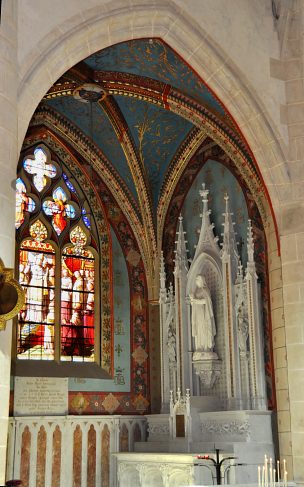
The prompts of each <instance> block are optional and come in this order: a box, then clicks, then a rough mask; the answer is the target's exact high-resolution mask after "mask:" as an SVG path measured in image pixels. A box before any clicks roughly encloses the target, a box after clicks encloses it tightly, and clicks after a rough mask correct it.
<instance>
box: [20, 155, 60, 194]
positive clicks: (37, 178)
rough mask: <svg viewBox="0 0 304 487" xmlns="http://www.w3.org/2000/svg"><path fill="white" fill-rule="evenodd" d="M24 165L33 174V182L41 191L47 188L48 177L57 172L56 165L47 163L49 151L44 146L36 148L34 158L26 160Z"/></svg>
mask: <svg viewBox="0 0 304 487" xmlns="http://www.w3.org/2000/svg"><path fill="white" fill-rule="evenodd" d="M23 167H24V169H25V171H26V172H28V173H29V174H33V183H34V186H35V187H36V189H37V190H38V191H39V192H41V191H42V190H43V189H44V188H45V186H46V183H47V179H46V178H47V177H49V178H54V177H55V176H56V174H57V170H56V167H55V165H54V164H50V163H47V152H46V151H45V150H44V149H43V148H42V147H37V148H36V149H35V150H34V157H33V158H27V159H25V160H24V162H23Z"/></svg>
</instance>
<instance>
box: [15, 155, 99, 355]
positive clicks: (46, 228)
mask: <svg viewBox="0 0 304 487" xmlns="http://www.w3.org/2000/svg"><path fill="white" fill-rule="evenodd" d="M22 167H23V169H24V171H23V173H22V174H23V175H22V179H21V177H19V178H18V179H17V181H16V229H17V240H18V238H19V232H21V233H20V240H19V241H20V246H19V282H20V283H21V285H22V286H23V287H24V289H25V292H26V300H25V304H24V307H23V309H22V310H21V311H20V313H19V320H18V331H17V358H18V359H22V360H55V359H56V360H62V361H70V362H75V361H78V362H79V361H80V362H92V361H94V359H95V354H94V336H95V330H94V320H95V305H94V302H95V285H94V283H95V257H94V255H93V252H92V250H91V248H90V247H89V246H88V244H89V243H90V244H91V243H92V234H91V231H90V229H91V224H90V226H88V225H87V224H86V221H85V220H84V216H87V213H86V212H85V214H84V213H83V210H80V208H82V209H84V208H87V207H88V204H87V203H86V201H85V196H84V195H81V194H78V190H77V189H76V188H75V187H74V186H73V185H72V183H70V181H69V176H68V175H67V173H66V172H65V171H63V170H62V168H61V167H60V163H58V162H56V163H53V162H50V154H49V151H48V150H47V149H46V148H45V147H44V146H38V147H37V148H36V149H35V151H34V155H33V156H28V157H27V158H25V159H24V161H23V165H22ZM27 174H29V175H32V176H33V177H32V178H31V176H29V177H28V176H27ZM27 188H30V193H29V194H31V196H33V198H31V197H29V195H28V193H27ZM42 190H43V195H41V192H42ZM70 192H71V193H70ZM79 193H80V191H79ZM26 212H28V214H29V217H28V218H27V219H25V214H26ZM87 218H88V217H87ZM88 222H89V223H90V220H88ZM52 229H53V230H55V232H54V231H52ZM56 235H57V237H56ZM21 236H22V238H21ZM62 236H64V240H63V241H64V243H61V239H62ZM59 237H60V238H59ZM50 238H52V239H53V240H54V241H52V240H50Z"/></svg>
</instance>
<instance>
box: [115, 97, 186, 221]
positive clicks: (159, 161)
mask: <svg viewBox="0 0 304 487" xmlns="http://www.w3.org/2000/svg"><path fill="white" fill-rule="evenodd" d="M115 100H116V102H117V103H118V105H119V107H120V109H121V111H122V113H123V115H124V117H125V119H126V120H127V123H128V126H129V129H130V131H131V134H132V137H133V140H134V141H135V144H136V146H137V149H138V153H139V157H140V159H141V162H142V164H143V165H144V167H145V170H146V174H147V177H148V181H149V186H150V190H151V194H152V198H153V207H154V210H155V211H156V208H157V203H158V199H159V194H160V190H161V186H162V183H163V181H164V177H165V174H166V171H167V169H168V166H169V164H170V162H171V160H172V157H173V156H174V154H175V153H176V151H177V150H178V148H179V146H180V144H181V143H182V142H183V140H184V139H185V138H186V137H187V135H188V133H189V131H190V130H191V128H192V127H193V125H192V124H191V123H190V122H188V121H187V120H185V119H184V118H182V117H179V116H178V115H175V114H174V113H172V112H170V111H168V110H165V109H164V108H161V107H159V106H156V105H152V104H150V103H147V102H144V101H140V100H138V99H135V98H131V99H129V98H126V97H124V96H115Z"/></svg>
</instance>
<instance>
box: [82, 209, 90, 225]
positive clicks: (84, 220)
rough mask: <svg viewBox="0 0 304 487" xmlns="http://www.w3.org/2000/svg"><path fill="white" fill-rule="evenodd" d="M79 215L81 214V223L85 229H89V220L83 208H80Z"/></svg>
mask: <svg viewBox="0 0 304 487" xmlns="http://www.w3.org/2000/svg"><path fill="white" fill-rule="evenodd" d="M81 213H82V219H83V222H84V224H85V226H86V227H87V228H91V222H90V218H89V217H88V215H87V212H86V209H85V208H82V210H81Z"/></svg>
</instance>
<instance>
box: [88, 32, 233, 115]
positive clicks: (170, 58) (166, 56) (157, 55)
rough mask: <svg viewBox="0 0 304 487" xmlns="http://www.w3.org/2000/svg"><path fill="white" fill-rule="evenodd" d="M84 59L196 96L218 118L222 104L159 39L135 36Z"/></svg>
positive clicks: (98, 67)
mask: <svg viewBox="0 0 304 487" xmlns="http://www.w3.org/2000/svg"><path fill="white" fill-rule="evenodd" d="M85 63H86V64H88V65H89V66H90V67H91V68H93V69H96V70H100V71H121V72H123V73H132V74H136V75H140V76H147V77H150V78H153V79H156V80H158V81H161V82H163V83H167V84H169V85H171V86H173V87H175V88H178V89H179V90H180V91H182V92H183V93H185V94H186V95H188V96H190V97H192V98H194V99H196V100H198V101H199V102H200V103H202V104H203V105H204V106H205V107H207V108H209V109H210V110H212V111H213V112H214V113H216V114H217V115H218V116H219V117H220V118H223V117H226V113H225V110H224V108H223V106H222V105H221V104H220V103H219V101H218V100H217V98H216V97H215V96H214V95H213V94H212V92H211V91H210V90H209V89H208V88H207V86H206V85H205V84H204V83H203V82H202V81H201V80H200V78H199V77H198V76H197V75H196V74H195V72H194V71H193V70H192V69H191V68H190V67H189V66H188V65H187V64H186V63H185V62H184V61H183V60H182V59H181V58H180V57H179V56H178V55H177V54H176V53H175V52H174V51H173V50H172V49H171V48H170V47H169V46H168V45H167V44H165V43H164V42H163V41H161V40H160V39H138V40H131V41H128V42H123V43H121V44H115V45H114V46H111V47H108V48H106V49H103V50H102V51H99V52H97V53H95V54H93V55H92V56H90V57H89V58H87V59H85Z"/></svg>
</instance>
